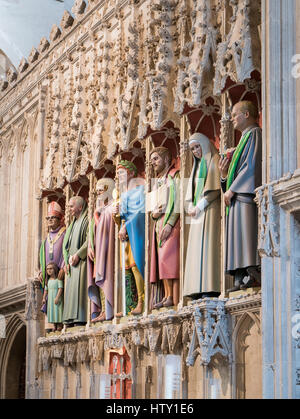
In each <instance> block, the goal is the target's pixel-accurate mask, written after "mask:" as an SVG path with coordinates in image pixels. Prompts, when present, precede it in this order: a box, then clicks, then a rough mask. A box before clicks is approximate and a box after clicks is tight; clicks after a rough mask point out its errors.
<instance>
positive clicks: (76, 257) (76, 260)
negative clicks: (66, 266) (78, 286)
mask: <svg viewBox="0 0 300 419" xmlns="http://www.w3.org/2000/svg"><path fill="white" fill-rule="evenodd" d="M79 260H80V259H79V256H78V255H77V253H75V255H73V256H72V263H70V265H71V266H76V265H78V263H79Z"/></svg>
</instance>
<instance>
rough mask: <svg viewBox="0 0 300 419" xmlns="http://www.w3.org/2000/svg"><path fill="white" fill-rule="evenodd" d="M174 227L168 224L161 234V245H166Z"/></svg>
mask: <svg viewBox="0 0 300 419" xmlns="http://www.w3.org/2000/svg"><path fill="white" fill-rule="evenodd" d="M172 228H173V227H172V226H171V225H170V224H166V225H165V226H164V228H163V230H162V232H161V234H160V241H161V245H162V246H163V245H164V242H165V241H166V240H167V239H168V238H169V236H170V234H171V233H172Z"/></svg>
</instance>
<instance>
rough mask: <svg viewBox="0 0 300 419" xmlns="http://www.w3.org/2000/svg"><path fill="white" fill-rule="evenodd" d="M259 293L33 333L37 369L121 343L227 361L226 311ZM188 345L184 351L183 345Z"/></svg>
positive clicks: (250, 303)
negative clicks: (71, 329)
mask: <svg viewBox="0 0 300 419" xmlns="http://www.w3.org/2000/svg"><path fill="white" fill-rule="evenodd" d="M260 305H261V296H260V293H257V294H254V295H246V296H244V297H242V298H238V299H234V300H233V299H230V300H228V299H223V300H218V299H204V300H201V302H199V300H198V301H196V302H194V303H192V304H191V305H189V306H186V307H183V308H182V309H180V310H178V311H177V312H176V311H173V310H169V311H167V312H162V313H159V314H155V315H154V314H150V315H149V316H143V317H140V318H139V319H136V318H134V319H128V322H127V323H124V324H123V323H121V324H117V325H113V324H104V325H102V326H99V327H98V326H96V327H92V328H84V327H83V328H81V329H79V330H77V331H74V332H66V333H62V334H60V335H53V336H49V337H43V338H39V339H38V342H37V343H38V351H39V372H41V371H42V370H45V369H48V368H49V366H50V364H51V360H52V359H61V360H63V361H64V365H65V366H68V365H74V364H76V363H78V362H89V361H99V360H103V357H104V351H109V350H120V349H122V348H123V347H125V348H126V350H127V352H128V354H129V355H131V354H132V353H133V351H134V349H135V348H138V349H140V350H141V349H142V350H145V351H146V352H148V353H151V352H156V353H158V352H162V353H164V354H179V353H180V352H184V354H185V355H184V356H185V362H186V364H187V365H188V366H192V365H194V362H195V360H196V357H197V356H198V355H199V356H200V358H201V363H202V364H203V365H209V363H210V362H211V360H212V358H213V356H214V355H215V354H216V353H220V354H221V355H223V357H225V358H226V359H227V361H228V362H229V363H231V362H232V351H231V345H232V343H231V338H230V317H231V315H236V314H237V312H240V313H242V312H247V311H250V312H251V311H253V310H259V309H260ZM185 348H186V349H187V350H186V351H184V349H185Z"/></svg>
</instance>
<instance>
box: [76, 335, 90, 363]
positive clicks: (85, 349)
mask: <svg viewBox="0 0 300 419" xmlns="http://www.w3.org/2000/svg"><path fill="white" fill-rule="evenodd" d="M88 360H89V341H88V340H83V341H81V342H78V344H77V362H86V361H88Z"/></svg>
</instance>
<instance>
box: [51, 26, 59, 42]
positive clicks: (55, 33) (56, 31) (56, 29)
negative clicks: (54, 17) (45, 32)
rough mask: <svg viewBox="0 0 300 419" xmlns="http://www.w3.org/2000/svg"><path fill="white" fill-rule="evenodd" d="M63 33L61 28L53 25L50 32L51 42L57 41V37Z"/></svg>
mask: <svg viewBox="0 0 300 419" xmlns="http://www.w3.org/2000/svg"><path fill="white" fill-rule="evenodd" d="M60 35H61V30H60V29H59V27H58V26H57V25H53V26H52V29H51V32H50V40H51V42H54V41H56V39H57V38H59V37H60Z"/></svg>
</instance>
